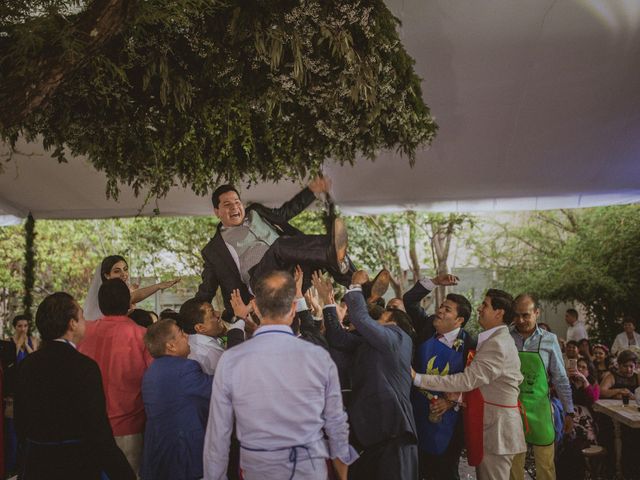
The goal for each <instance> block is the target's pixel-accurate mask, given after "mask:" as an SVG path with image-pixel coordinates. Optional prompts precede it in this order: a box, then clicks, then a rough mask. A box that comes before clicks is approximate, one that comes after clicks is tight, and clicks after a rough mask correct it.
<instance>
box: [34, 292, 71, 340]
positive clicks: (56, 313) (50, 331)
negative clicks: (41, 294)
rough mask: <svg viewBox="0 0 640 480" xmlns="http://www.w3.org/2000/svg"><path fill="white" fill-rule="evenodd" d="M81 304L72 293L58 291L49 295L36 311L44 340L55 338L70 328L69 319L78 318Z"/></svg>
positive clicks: (37, 321) (37, 323) (39, 328)
mask: <svg viewBox="0 0 640 480" xmlns="http://www.w3.org/2000/svg"><path fill="white" fill-rule="evenodd" d="M78 313H79V306H78V304H77V303H76V301H75V300H74V299H73V297H72V296H71V295H69V294H68V293H65V292H56V293H52V294H51V295H49V296H47V297H46V298H45V299H44V300H43V301H42V302H41V303H40V305H39V306H38V310H37V311H36V326H37V327H38V331H39V332H40V336H41V337H42V340H45V341H48V340H55V339H56V338H60V337H62V336H63V335H64V334H65V333H67V330H69V321H71V320H72V319H77V318H78Z"/></svg>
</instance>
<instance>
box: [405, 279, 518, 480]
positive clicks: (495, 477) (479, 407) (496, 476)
mask: <svg viewBox="0 0 640 480" xmlns="http://www.w3.org/2000/svg"><path fill="white" fill-rule="evenodd" d="M513 316H514V310H513V298H512V297H511V295H509V294H508V293H506V292H503V291H501V290H495V289H490V290H488V291H487V294H486V296H485V299H484V301H483V302H482V305H481V306H480V308H479V309H478V320H479V323H480V326H482V328H483V329H484V331H483V332H481V333H480V334H479V335H478V348H477V351H476V355H475V357H474V358H473V361H472V362H471V364H470V365H469V366H468V367H467V368H466V369H465V370H464V372H462V373H457V374H454V375H447V376H446V377H441V376H438V375H420V374H416V373H415V372H413V371H412V375H413V376H414V385H415V386H417V387H419V388H424V389H429V390H437V391H441V392H471V391H474V393H475V396H474V397H473V404H471V403H469V401H470V399H471V398H472V397H467V402H468V405H467V408H468V409H470V408H474V409H476V411H477V412H478V415H480V416H482V417H483V419H482V426H483V431H482V435H480V436H479V437H474V435H473V433H474V432H473V429H467V428H465V435H466V437H467V448H468V449H472V450H473V449H475V448H477V447H478V445H479V448H480V449H481V451H480V455H481V462H480V464H479V465H477V467H476V474H477V476H478V479H479V480H485V479H492V480H507V479H508V478H509V472H510V470H511V464H512V462H513V457H514V456H515V455H516V454H518V453H522V452H525V451H526V449H527V447H526V444H525V441H524V432H523V428H522V419H521V418H520V411H519V408H518V395H519V393H520V389H519V385H520V383H521V382H522V379H523V377H522V373H520V358H519V357H518V350H517V349H516V347H515V344H514V343H513V339H512V338H511V335H510V334H509V329H508V328H507V324H508V323H510V322H511V320H512V319H513ZM465 427H466V425H465ZM470 441H471V443H473V444H472V445H470Z"/></svg>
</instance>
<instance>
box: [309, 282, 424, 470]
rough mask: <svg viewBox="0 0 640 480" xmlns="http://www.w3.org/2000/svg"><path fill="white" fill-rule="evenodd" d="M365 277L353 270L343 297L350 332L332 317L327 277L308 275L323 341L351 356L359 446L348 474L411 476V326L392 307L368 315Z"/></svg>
mask: <svg viewBox="0 0 640 480" xmlns="http://www.w3.org/2000/svg"><path fill="white" fill-rule="evenodd" d="M383 272H385V271H384V270H383ZM380 276H382V275H379V277H380ZM368 281H369V276H368V275H367V273H366V272H364V271H362V270H360V271H357V272H356V273H354V274H353V277H352V280H351V286H350V288H349V291H348V292H347V293H346V294H345V296H344V298H343V300H344V302H345V303H346V305H347V314H348V315H349V319H350V321H351V323H352V324H353V325H354V326H355V327H356V332H355V333H350V332H347V331H346V330H344V329H343V328H342V327H341V326H340V325H339V323H338V317H337V313H336V305H335V303H334V301H333V298H332V297H333V289H332V287H331V281H330V280H322V279H321V278H320V277H319V275H318V274H317V273H316V274H314V276H313V284H314V286H315V287H316V288H317V289H318V294H319V296H320V298H321V301H322V302H323V303H324V304H325V306H324V309H323V314H324V319H325V327H326V330H327V341H328V342H329V345H330V346H331V347H334V348H336V349H337V350H341V351H343V352H347V353H348V354H349V355H350V359H351V372H350V373H351V378H352V397H351V402H350V404H349V407H348V412H349V420H350V422H351V426H352V428H353V431H354V433H355V437H356V439H357V440H358V442H359V444H360V447H362V449H363V451H362V453H361V456H360V458H359V459H358V461H356V463H354V464H353V467H352V469H351V472H350V473H349V478H351V479H355V480H388V479H394V480H416V479H417V478H418V447H417V436H416V426H415V421H414V418H413V409H412V407H411V401H410V399H409V395H410V392H411V376H410V375H409V373H410V371H411V358H412V354H413V341H412V339H411V336H412V335H413V334H414V332H413V329H412V327H411V320H410V319H409V316H408V315H407V314H406V313H404V312H402V311H400V310H397V309H390V310H387V311H385V312H384V313H383V314H382V316H381V317H380V318H379V319H378V320H377V321H376V320H374V319H373V318H371V316H370V315H369V314H368V312H367V303H366V300H365V296H364V294H363V292H362V290H363V288H362V287H363V285H366V284H367V282H368Z"/></svg>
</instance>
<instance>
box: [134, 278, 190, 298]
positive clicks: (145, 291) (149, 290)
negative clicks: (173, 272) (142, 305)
mask: <svg viewBox="0 0 640 480" xmlns="http://www.w3.org/2000/svg"><path fill="white" fill-rule="evenodd" d="M179 281H180V279H179V278H174V279H173V280H168V281H166V282H160V283H156V284H155V285H149V286H148V287H142V288H137V289H135V290H133V291H132V292H131V303H138V302H141V301H142V300H144V299H145V298H149V297H150V296H151V295H153V294H154V293H156V292H157V291H159V290H164V289H165V288H170V287H173V286H174V285H175V284H176V283H178V282H179Z"/></svg>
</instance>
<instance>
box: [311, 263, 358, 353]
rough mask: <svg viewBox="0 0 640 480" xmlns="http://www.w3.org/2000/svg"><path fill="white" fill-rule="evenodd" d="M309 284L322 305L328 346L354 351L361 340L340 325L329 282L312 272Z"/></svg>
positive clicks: (319, 273) (319, 274)
mask: <svg viewBox="0 0 640 480" xmlns="http://www.w3.org/2000/svg"><path fill="white" fill-rule="evenodd" d="M311 283H312V284H313V286H314V287H315V289H316V291H317V292H318V300H319V301H320V303H321V304H323V305H324V307H323V308H322V316H323V318H324V326H325V329H326V337H327V342H328V343H329V346H331V347H333V348H336V349H338V350H342V351H344V352H351V351H353V350H355V349H356V348H357V347H358V345H360V343H362V338H361V337H358V336H356V335H354V334H352V333H349V332H347V331H346V330H345V329H344V328H342V326H341V325H340V322H339V321H338V312H337V310H336V306H335V303H334V298H333V286H332V285H331V280H330V279H328V278H326V279H325V278H323V277H322V274H321V272H314V273H313V274H312V276H311Z"/></svg>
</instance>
